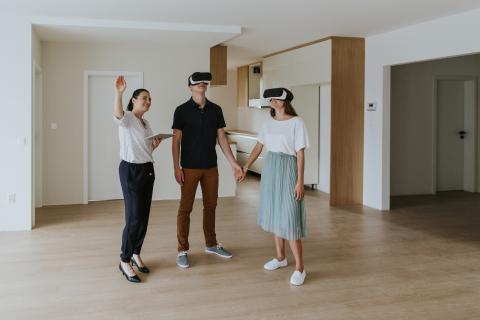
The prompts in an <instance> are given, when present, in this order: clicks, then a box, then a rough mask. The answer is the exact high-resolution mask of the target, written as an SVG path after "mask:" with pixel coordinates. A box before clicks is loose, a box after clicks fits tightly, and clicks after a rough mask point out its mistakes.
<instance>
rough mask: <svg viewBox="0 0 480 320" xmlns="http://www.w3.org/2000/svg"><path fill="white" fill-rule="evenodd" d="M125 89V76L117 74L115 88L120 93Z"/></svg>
mask: <svg viewBox="0 0 480 320" xmlns="http://www.w3.org/2000/svg"><path fill="white" fill-rule="evenodd" d="M125 89H127V82H126V81H125V78H124V77H123V76H118V77H116V78H115V90H116V91H117V92H118V93H120V94H122V93H124V92H125Z"/></svg>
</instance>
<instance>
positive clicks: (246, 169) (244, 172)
mask: <svg viewBox="0 0 480 320" xmlns="http://www.w3.org/2000/svg"><path fill="white" fill-rule="evenodd" d="M247 172H248V167H247V166H244V167H243V168H242V180H241V181H243V180H245V178H246V176H247Z"/></svg>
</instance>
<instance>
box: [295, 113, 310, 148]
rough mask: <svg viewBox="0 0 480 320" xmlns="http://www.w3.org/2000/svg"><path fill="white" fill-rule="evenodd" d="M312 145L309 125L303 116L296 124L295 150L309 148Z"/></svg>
mask: <svg viewBox="0 0 480 320" xmlns="http://www.w3.org/2000/svg"><path fill="white" fill-rule="evenodd" d="M309 147H310V141H309V139H308V132H307V127H306V126H305V122H303V119H302V118H298V121H297V123H296V124H295V151H296V152H298V151H300V150H301V149H308V148H309Z"/></svg>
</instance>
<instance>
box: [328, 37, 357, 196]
mask: <svg viewBox="0 0 480 320" xmlns="http://www.w3.org/2000/svg"><path fill="white" fill-rule="evenodd" d="M364 82H365V40H364V39H361V38H343V37H332V128H331V130H332V132H331V133H332V135H331V169H330V170H331V172H330V205H332V206H348V205H361V204H362V203H363V137H364V87H365V84H364Z"/></svg>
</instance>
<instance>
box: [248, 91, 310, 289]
mask: <svg viewBox="0 0 480 320" xmlns="http://www.w3.org/2000/svg"><path fill="white" fill-rule="evenodd" d="M263 97H264V98H267V99H270V101H271V109H270V115H271V118H270V119H268V120H267V121H265V123H264V124H263V127H262V129H261V131H260V132H259V134H258V136H257V144H256V145H255V147H254V149H253V150H252V152H251V156H250V158H249V159H248V161H247V162H246V164H245V166H244V167H243V175H244V176H245V175H246V173H247V170H248V168H249V167H250V166H251V165H252V163H253V162H254V161H255V160H256V159H257V158H258V156H259V155H260V153H261V152H262V149H263V147H265V148H266V149H267V151H268V153H267V155H266V158H265V161H264V164H263V169H262V177H261V182H260V206H259V213H258V224H259V225H260V226H261V227H262V229H264V230H265V231H268V232H271V233H273V234H274V240H275V246H276V257H275V258H274V259H272V260H270V261H268V262H267V263H266V264H265V265H264V268H265V269H266V270H269V271H272V270H276V269H278V268H282V267H286V266H287V265H288V262H287V258H286V256H285V240H288V241H289V244H290V248H291V249H292V252H293V255H294V256H295V271H294V272H293V274H292V276H291V278H290V283H291V284H293V285H302V284H303V282H304V281H305V277H306V272H305V268H304V265H303V257H302V242H301V238H304V237H305V236H306V233H307V232H306V223H305V204H304V201H303V196H304V165H305V159H304V158H305V157H304V150H305V149H306V148H308V147H309V140H308V135H307V129H306V127H305V123H304V122H303V120H302V119H301V118H300V117H298V115H297V113H296V112H295V109H294V108H293V106H292V104H291V101H292V100H293V94H292V93H291V92H290V91H289V90H287V89H285V88H275V89H268V90H265V92H264V94H263Z"/></svg>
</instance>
